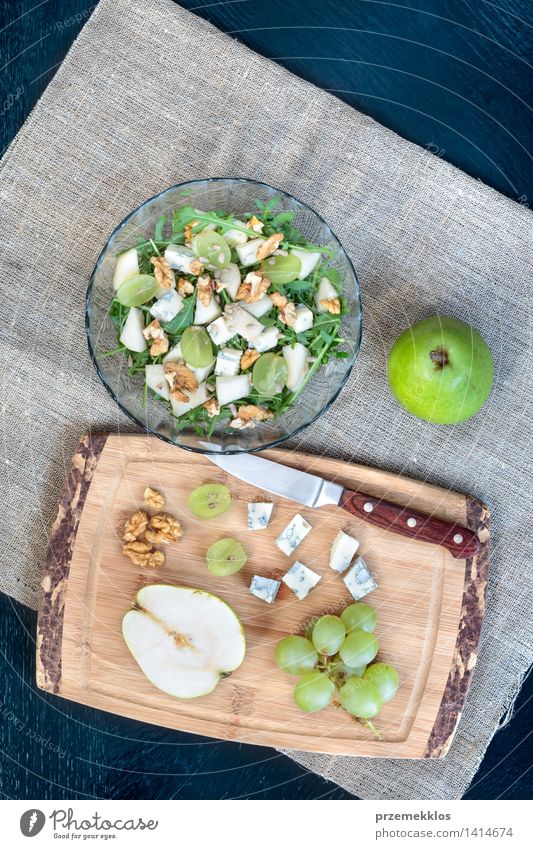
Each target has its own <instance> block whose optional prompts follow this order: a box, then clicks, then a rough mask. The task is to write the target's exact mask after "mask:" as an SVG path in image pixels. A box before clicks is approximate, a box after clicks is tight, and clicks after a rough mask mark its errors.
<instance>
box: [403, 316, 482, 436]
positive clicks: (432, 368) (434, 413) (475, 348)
mask: <svg viewBox="0 0 533 849" xmlns="http://www.w3.org/2000/svg"><path fill="white" fill-rule="evenodd" d="M492 375H493V365H492V355H491V353H490V350H489V348H488V347H487V344H486V343H485V341H484V340H483V339H482V337H481V336H480V335H479V333H478V332H477V331H476V330H474V328H473V327H470V325H468V324H465V323H464V322H463V321H458V320H457V319H455V318H442V317H441V316H435V317H434V318H426V319H424V320H423V321H419V322H417V324H413V326H412V327H410V328H409V329H408V330H406V331H405V332H404V333H402V335H401V336H400V337H399V338H398V339H397V340H396V342H395V343H394V345H393V346H392V350H391V352H390V354H389V360H388V378H389V384H390V387H391V389H392V391H393V393H394V394H395V396H396V398H397V399H398V401H399V402H400V404H401V405H402V407H405V409H406V410H409V412H410V413H413V414H414V415H415V416H418V417H419V418H420V419H424V420H425V421H428V422H434V423H436V424H456V423H457V422H462V421H465V420H466V419H469V418H470V417H471V416H473V415H474V414H475V413H477V411H478V410H479V409H480V408H481V407H482V406H483V404H484V403H485V401H486V400H487V398H488V396H489V394H490V390H491V388H492Z"/></svg>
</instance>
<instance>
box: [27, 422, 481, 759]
mask: <svg viewBox="0 0 533 849" xmlns="http://www.w3.org/2000/svg"><path fill="white" fill-rule="evenodd" d="M264 456H267V457H269V458H270V459H274V460H279V461H280V462H284V463H285V464H287V465H291V466H294V467H296V468H302V469H305V470H308V471H312V472H315V473H317V474H320V475H323V476H324V477H327V478H329V479H331V480H335V481H337V482H338V483H342V484H344V485H346V486H349V487H352V488H358V489H362V490H363V491H365V492H368V493H369V494H371V495H374V496H378V497H380V496H381V497H385V498H387V499H388V500H389V501H396V502H398V503H401V504H409V505H410V506H412V507H413V508H417V509H419V510H422V511H425V512H427V513H434V514H435V515H437V516H440V517H441V518H444V519H447V520H450V521H456V522H459V523H460V524H463V525H466V526H468V527H470V528H471V529H472V530H475V531H477V532H478V535H479V537H480V539H481V541H482V545H481V547H480V550H479V553H478V555H477V556H476V557H475V558H474V559H472V560H455V559H453V558H452V557H451V555H450V554H448V553H447V552H446V551H445V550H444V549H443V548H441V547H437V546H433V545H430V544H426V543H422V542H417V541H414V540H410V539H408V538H406V537H400V536H397V535H394V534H392V533H390V532H388V531H383V530H380V529H378V528H375V527H373V526H372V525H369V524H366V523H365V522H362V521H359V520H357V519H355V518H353V517H352V516H350V515H349V514H348V513H346V512H344V511H343V510H340V509H339V508H337V507H323V508H321V509H320V510H308V509H306V508H301V507H299V506H297V505H295V504H294V503H293V502H291V501H287V500H283V499H279V500H277V501H276V504H275V507H274V511H273V514H272V518H271V521H270V525H269V527H268V528H267V529H266V530H263V531H255V532H253V531H248V530H247V508H246V502H247V501H253V500H255V501H257V500H260V497H261V491H259V490H257V489H255V488H253V487H250V486H248V485H247V484H245V483H242V482H241V481H239V480H237V479H236V478H232V477H230V476H228V475H227V474H226V473H225V472H223V471H221V470H220V469H218V468H217V467H216V466H214V465H213V464H212V463H211V462H210V461H209V460H207V459H206V458H205V457H203V456H202V455H198V454H194V453H191V452H188V451H183V450H180V449H178V448H176V447H174V446H171V445H168V444H166V443H164V442H162V441H161V440H159V439H156V438H153V437H149V436H145V435H124V436H121V435H108V434H91V435H88V436H85V437H84V438H83V439H82V441H81V442H80V445H79V447H78V450H77V453H76V455H75V456H74V458H73V461H72V467H71V469H70V472H69V475H68V477H67V480H66V482H65V487H64V490H63V493H62V496H61V501H60V504H59V509H58V514H57V517H56V520H55V523H54V526H53V529H52V535H51V540H50V547H49V552H48V558H47V563H46V567H45V571H44V576H43V580H42V597H41V605H40V611H39V618H38V626H37V629H38V632H37V684H38V686H39V687H40V688H42V689H43V690H47V691H48V692H51V693H55V694H57V695H61V696H64V697H65V698H68V699H72V700H74V701H77V702H81V703H82V704H86V705H90V706H92V707H96V708H100V709H102V710H107V711H112V712H113V713H117V714H122V715H124V716H129V717H133V718H135V719H139V720H142V721H144V722H150V723H154V724H157V725H162V726H166V727H169V728H176V729H180V730H182V731H189V732H193V733H196V734H201V735H205V736H209V737H218V738H222V739H224V740H238V741H242V742H245V743H256V744H262V745H269V746H277V747H286V748H291V749H305V750H309V751H319V752H332V753H336V754H352V755H364V756H374V757H395V758H396V757H405V758H422V757H442V756H443V755H445V754H446V752H447V750H448V748H449V746H450V743H451V740H452V738H453V734H454V732H455V729H456V727H457V723H458V722H459V718H460V716H461V712H462V709H463V704H464V700H465V697H466V693H467V690H468V687H469V684H470V680H471V676H472V670H473V667H474V665H475V662H476V652H477V645H478V640H479V635H480V630H481V624H482V620H483V613H484V605H485V590H486V585H487V571H488V556H489V542H488V540H489V531H488V521H489V519H488V511H487V508H486V507H485V506H484V505H483V504H481V503H479V502H478V501H475V500H473V499H472V498H469V497H468V496H465V495H460V494H458V493H455V492H449V491H447V490H444V489H439V488H437V487H434V486H430V485H428V484H426V483H422V482H419V481H414V480H411V479H409V478H405V477H401V476H398V475H394V474H391V473H388V472H385V471H380V470H379V469H370V468H367V467H365V466H360V465H356V464H353V463H345V462H342V461H338V460H332V459H329V458H327V457H313V456H310V455H306V454H299V453H296V452H285V451H283V450H280V449H277V450H272V451H267V452H265V454H264ZM209 480H217V481H220V482H224V483H227V485H228V486H229V488H230V489H231V492H232V494H233V497H234V501H233V504H232V506H231V507H230V509H229V510H228V511H227V512H226V513H225V514H224V516H222V517H220V518H219V519H214V520H211V521H209V522H201V521H200V520H198V519H196V518H195V517H194V516H193V515H192V514H191V513H190V511H189V510H188V507H187V498H188V496H189V494H190V492H191V491H192V490H193V489H194V488H195V487H196V486H198V485H199V484H201V483H204V482H206V481H209ZM147 485H150V486H152V487H154V488H156V489H159V490H160V491H162V492H163V493H164V495H165V496H166V499H167V505H166V508H165V509H167V510H168V511H169V512H171V513H173V514H175V515H176V516H177V517H178V518H179V519H180V521H181V522H182V525H183V528H184V535H183V538H182V540H181V542H179V543H176V544H174V545H170V546H167V547H166V549H165V552H166V563H165V564H164V566H163V567H162V568H161V569H158V570H156V571H153V570H144V571H143V570H139V569H138V568H137V567H135V566H133V565H132V563H131V562H130V561H129V560H128V559H127V558H126V557H125V556H124V555H123V554H122V551H121V545H122V541H121V537H122V532H123V528H124V522H125V520H126V518H127V517H128V516H129V515H130V514H131V513H132V512H134V510H136V509H137V508H138V507H139V506H141V505H142V498H143V491H144V488H145V486H147ZM265 500H269V497H268V496H267V497H266V499H265ZM270 500H272V499H270ZM296 512H301V513H302V515H303V516H304V517H305V518H306V519H308V521H309V522H310V523H311V525H312V526H313V530H312V531H311V533H310V534H309V535H308V536H307V537H306V539H305V540H304V542H303V543H302V544H301V545H300V547H299V548H298V550H297V552H296V554H297V556H298V559H300V560H301V561H302V562H303V563H305V564H306V565H309V566H310V567H311V568H313V569H314V570H315V571H317V572H319V573H320V574H321V575H322V580H321V581H320V583H319V584H318V586H317V587H316V588H315V589H314V590H312V591H311V593H310V594H309V596H308V597H307V598H306V599H305V600H303V601H298V600H297V599H296V597H295V596H294V595H293V593H292V592H291V591H290V590H289V589H288V587H286V586H285V585H284V584H282V585H281V588H280V591H279V593H278V597H277V599H276V601H275V603H274V604H272V605H268V604H266V603H265V602H263V601H260V600H259V599H257V598H255V597H254V596H252V595H250V594H249V592H248V586H249V583H250V580H251V577H252V575H254V574H260V575H264V576H267V577H275V578H280V577H281V575H282V574H284V573H285V571H286V570H287V569H288V568H289V566H290V565H292V563H293V562H294V560H295V559H296V557H292V558H289V557H286V556H285V555H284V554H283V553H282V552H280V550H279V549H278V548H277V547H276V545H275V542H274V540H275V539H276V537H277V535H278V534H279V532H280V531H281V530H282V528H283V527H285V525H286V524H287V523H288V521H289V520H290V519H291V518H292V516H293V515H294V514H295V513H296ZM340 529H344V530H346V531H347V532H349V533H352V534H353V535H354V536H356V537H357V538H358V539H359V540H360V542H361V548H360V552H361V553H362V555H363V556H364V558H365V560H366V561H367V563H368V565H369V567H370V569H371V571H372V573H373V575H374V576H375V578H376V580H377V582H378V584H379V588H378V589H377V590H375V591H374V592H373V593H372V594H371V596H369V597H368V598H367V599H365V600H368V601H369V602H371V603H372V604H373V605H374V606H375V607H376V609H377V613H378V625H377V628H376V634H377V636H378V637H379V640H380V654H379V658H382V659H384V660H386V661H388V662H390V663H392V664H393V665H394V666H395V667H396V668H397V669H398V671H399V675H400V680H401V686H400V689H399V692H398V694H397V696H396V698H395V699H394V700H393V701H392V702H390V703H389V704H387V705H386V706H385V707H384V709H383V710H382V713H381V714H380V716H379V717H378V719H377V720H376V721H375V724H376V726H377V727H378V728H379V729H380V731H381V734H382V737H383V739H382V740H381V741H378V740H376V739H375V738H374V737H373V736H372V735H371V734H370V732H369V731H367V730H366V729H364V728H362V727H361V726H360V725H359V724H358V723H356V722H354V721H353V720H352V719H351V718H350V717H349V716H348V715H347V714H346V713H345V712H344V711H343V710H340V709H336V708H335V707H333V706H331V707H329V708H327V709H326V710H325V711H321V712H320V713H317V714H310V715H309V714H303V713H302V712H301V711H299V710H298V708H296V706H295V705H294V703H293V700H292V690H293V687H294V683H295V679H294V678H292V677H291V676H289V675H287V674H286V673H284V672H283V671H281V670H279V669H278V668H277V667H276V666H275V664H274V661H273V652H274V647H275V645H276V643H277V642H278V640H279V639H281V637H283V636H285V635H287V634H291V633H303V631H304V629H305V625H306V623H307V622H308V621H309V619H311V618H313V617H314V616H316V615H320V614H323V613H325V612H332V613H335V612H340V611H341V610H342V608H343V607H345V606H346V605H347V604H349V603H350V601H351V597H350V596H349V594H348V591H347V589H346V587H345V585H344V583H343V581H342V579H341V577H340V576H339V575H337V574H336V573H335V572H333V571H332V570H331V569H330V567H329V565H328V562H329V549H330V546H331V543H332V541H333V539H334V537H335V536H336V534H337V532H338V530H340ZM222 536H235V537H237V538H238V539H240V540H241V541H242V542H243V544H244V545H245V547H246V549H247V551H248V554H249V559H248V563H247V564H246V566H245V568H244V569H243V570H242V571H241V572H238V573H237V574H236V575H233V576H231V577H226V578H217V577H215V576H214V575H212V574H211V573H210V572H208V570H207V567H206V565H205V559H204V558H205V551H206V549H207V547H208V546H209V545H210V544H211V543H212V542H214V541H215V540H217V539H219V538H221V537H222ZM156 582H164V583H170V584H177V585H184V586H191V587H202V588H205V589H207V590H209V591H210V592H213V593H215V594H216V595H219V596H221V597H222V598H223V599H225V600H226V601H227V602H229V604H231V605H232V606H233V608H234V609H235V610H236V612H237V614H238V615H239V617H240V618H241V621H242V623H243V625H244V628H245V631H246V637H247V654H246V658H245V661H244V663H243V665H242V666H241V667H240V669H238V670H237V671H236V672H234V673H233V674H232V675H231V676H230V677H228V678H226V679H224V680H223V681H221V683H220V684H219V686H218V687H217V688H216V690H215V691H214V692H213V693H211V694H210V695H208V696H205V697H202V698H199V699H195V700H191V701H180V700H178V699H174V698H172V697H170V696H167V695H165V694H164V693H162V692H161V691H159V690H157V689H156V688H155V687H154V686H153V685H152V684H150V682H149V681H148V680H147V679H146V678H145V677H144V675H143V673H142V672H141V670H140V669H139V667H138V666H137V664H136V662H135V661H134V659H133V657H132V656H131V654H130V653H129V651H128V649H127V648H126V645H125V643H124V641H123V639H122V635H121V620H122V617H123V615H124V613H125V612H126V610H128V608H129V607H130V605H131V602H132V599H133V596H134V594H135V592H136V591H137V590H138V589H139V588H140V587H141V586H143V585H145V584H149V583H156Z"/></svg>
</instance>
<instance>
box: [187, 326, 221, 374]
mask: <svg viewBox="0 0 533 849" xmlns="http://www.w3.org/2000/svg"><path fill="white" fill-rule="evenodd" d="M180 348H181V354H182V356H183V359H184V360H185V362H186V363H187V365H189V366H192V367H193V368H205V366H208V365H209V364H210V363H212V362H213V359H214V357H213V346H212V344H211V339H210V338H209V336H208V335H207V332H206V331H205V330H204V328H203V327H195V326H193V327H187V328H186V329H185V330H184V331H183V334H182V336H181V339H180Z"/></svg>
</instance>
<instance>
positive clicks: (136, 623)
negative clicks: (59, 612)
mask: <svg viewBox="0 0 533 849" xmlns="http://www.w3.org/2000/svg"><path fill="white" fill-rule="evenodd" d="M122 634H123V636H124V639H125V641H126V645H127V646H128V648H129V650H130V652H131V653H132V655H133V657H134V658H135V660H136V661H137V663H138V664H139V666H140V667H141V669H142V671H143V672H144V674H145V675H146V677H147V678H148V679H149V680H150V681H151V682H152V684H153V685H154V686H155V687H157V688H158V689H159V690H163V692H165V693H168V694H169V695H170V696H176V698H179V699H195V698H198V696H206V695H207V694H208V693H211V692H212V691H213V690H214V689H215V687H216V686H217V684H218V682H219V681H220V678H221V676H223V675H226V674H227V673H229V672H233V671H234V670H235V669H237V668H238V667H239V666H240V665H241V663H242V662H243V660H244V655H245V652H246V639H245V635H244V629H243V627H242V624H241V622H240V620H239V618H238V616H237V615H236V613H235V612H234V611H233V610H232V608H231V607H230V606H229V605H228V604H226V602H225V601H222V599H221V598H218V596H216V595H211V593H208V592H206V591H205V590H195V589H190V588H189V587H174V586H170V585H168V584H150V585H149V586H146V587H143V588H142V589H141V590H139V592H138V593H137V594H136V596H135V598H134V601H133V607H132V609H131V610H129V611H128V612H127V613H126V615H125V616H124V618H123V620H122Z"/></svg>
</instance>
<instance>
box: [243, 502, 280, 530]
mask: <svg viewBox="0 0 533 849" xmlns="http://www.w3.org/2000/svg"><path fill="white" fill-rule="evenodd" d="M273 507H274V505H273V504H272V502H268V501H255V502H253V503H249V504H248V530H249V531H261V530H263V528H266V526H267V525H268V523H269V521H270V516H271V514H272V508H273Z"/></svg>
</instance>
